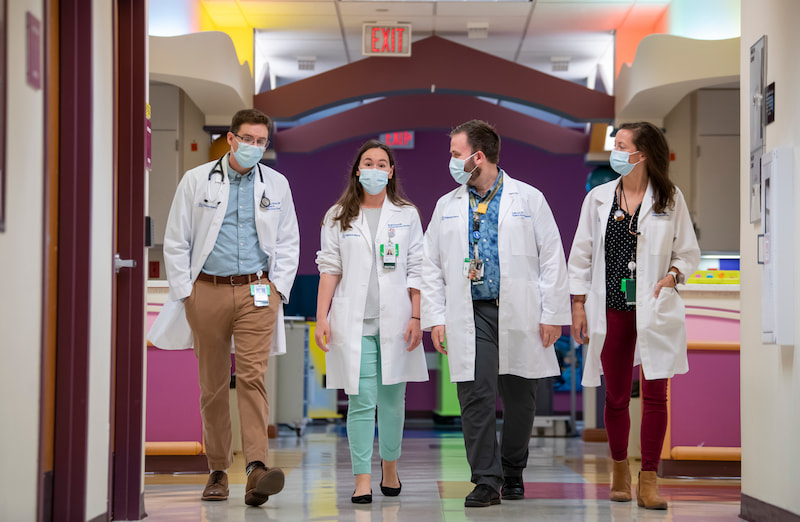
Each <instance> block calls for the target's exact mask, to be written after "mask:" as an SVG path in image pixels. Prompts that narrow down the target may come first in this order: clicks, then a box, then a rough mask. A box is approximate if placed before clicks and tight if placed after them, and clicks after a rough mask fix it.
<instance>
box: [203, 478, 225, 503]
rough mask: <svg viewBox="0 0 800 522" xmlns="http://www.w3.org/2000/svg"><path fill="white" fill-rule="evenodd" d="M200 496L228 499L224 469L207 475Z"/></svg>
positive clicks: (210, 498) (204, 498)
mask: <svg viewBox="0 0 800 522" xmlns="http://www.w3.org/2000/svg"><path fill="white" fill-rule="evenodd" d="M202 498H203V500H228V474H227V473H225V472H224V471H215V472H213V473H212V474H211V475H209V476H208V482H206V488H205V489H204V490H203V497H202Z"/></svg>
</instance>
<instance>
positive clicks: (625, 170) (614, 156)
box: [609, 150, 643, 176]
mask: <svg viewBox="0 0 800 522" xmlns="http://www.w3.org/2000/svg"><path fill="white" fill-rule="evenodd" d="M637 152H638V151H634V152H625V151H624V150H612V151H611V157H610V158H609V162H610V163H611V168H612V169H614V171H615V172H617V173H618V174H619V175H620V176H627V175H628V174H630V173H631V171H632V170H633V167H635V166H636V165H638V164H639V163H641V162H642V161H643V160H639V161H637V162H636V163H628V158H629V157H630V155H631V154H636V153H637Z"/></svg>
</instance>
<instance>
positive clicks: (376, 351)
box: [314, 140, 428, 504]
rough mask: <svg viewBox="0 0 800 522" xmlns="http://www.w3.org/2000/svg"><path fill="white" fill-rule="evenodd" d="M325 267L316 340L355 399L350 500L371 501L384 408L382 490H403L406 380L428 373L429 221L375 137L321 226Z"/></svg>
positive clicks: (338, 384) (336, 384) (330, 370)
mask: <svg viewBox="0 0 800 522" xmlns="http://www.w3.org/2000/svg"><path fill="white" fill-rule="evenodd" d="M317 266H318V268H319V272H320V280H319V293H318V296H317V326H316V331H315V335H314V338H315V340H316V342H317V345H318V346H319V347H320V348H321V349H322V350H323V351H324V352H325V362H326V369H327V387H328V388H343V389H344V391H345V393H346V394H347V395H348V410H347V439H348V442H349V444H350V457H351V461H352V466H353V474H354V475H355V479H356V488H355V491H354V492H353V495H352V497H351V501H352V502H353V503H356V504H368V503H370V502H372V488H371V485H370V472H371V468H372V464H371V461H372V446H373V441H374V438H375V410H376V408H377V411H378V415H377V416H378V440H379V446H380V457H381V474H382V476H381V482H380V487H381V491H382V492H383V494H384V495H386V496H397V495H399V494H400V490H401V487H402V484H401V483H400V478H399V476H398V474H397V459H398V458H399V457H400V446H401V442H402V439H403V423H404V421H405V389H406V382H408V381H426V380H428V371H427V367H426V364H425V354H424V352H423V350H422V346H421V341H422V330H421V329H420V318H419V313H420V294H419V286H420V270H421V267H422V224H421V223H420V218H419V212H418V211H417V208H416V207H415V206H414V205H412V204H411V203H410V202H409V201H408V200H407V199H405V198H404V197H403V195H402V192H401V190H400V187H399V185H398V182H397V172H396V167H395V162H394V155H393V154H392V151H391V149H390V148H389V147H387V146H386V145H384V144H382V143H380V142H378V141H375V140H371V141H368V142H367V143H365V144H364V145H362V146H361V148H360V149H359V151H358V154H357V155H356V159H355V161H354V163H353V166H352V168H351V170H350V176H349V178H348V184H347V187H346V188H345V190H344V192H343V194H342V195H341V197H340V198H339V201H337V202H336V204H335V205H333V207H331V208H330V210H328V212H327V213H326V214H325V218H324V220H323V222H322V233H321V248H320V250H319V251H318V252H317Z"/></svg>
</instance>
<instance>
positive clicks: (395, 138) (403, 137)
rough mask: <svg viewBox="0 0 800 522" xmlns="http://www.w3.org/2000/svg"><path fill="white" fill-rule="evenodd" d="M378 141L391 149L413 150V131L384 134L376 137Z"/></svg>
mask: <svg viewBox="0 0 800 522" xmlns="http://www.w3.org/2000/svg"><path fill="white" fill-rule="evenodd" d="M378 141H380V142H381V143H384V144H386V145H388V146H389V147H391V148H393V149H413V148H414V131H397V132H384V133H383V134H381V135H380V136H378Z"/></svg>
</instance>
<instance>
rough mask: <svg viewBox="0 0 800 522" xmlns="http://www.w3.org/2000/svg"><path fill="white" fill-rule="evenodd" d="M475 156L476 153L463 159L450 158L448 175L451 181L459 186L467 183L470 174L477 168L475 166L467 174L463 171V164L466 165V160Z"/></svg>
mask: <svg viewBox="0 0 800 522" xmlns="http://www.w3.org/2000/svg"><path fill="white" fill-rule="evenodd" d="M475 154H477V152H473V153H472V154H470V155H469V156H467V157H466V158H464V159H459V158H454V157H451V158H450V175H451V176H453V179H454V180H455V181H456V183H458V184H459V185H463V184H464V183H466V182H467V181H469V178H470V177H472V173H473V172H475V169H477V168H478V166H477V165H475V168H474V169H472V170H471V171H469V172H467V171H465V170H464V163H466V162H467V160H468V159H470V158H471V157H472V156H474V155H475Z"/></svg>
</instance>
